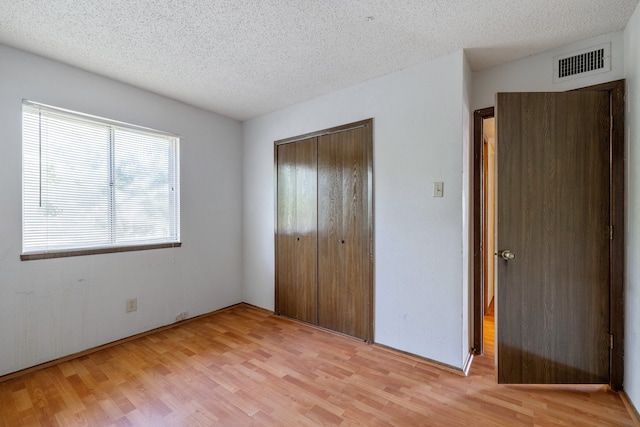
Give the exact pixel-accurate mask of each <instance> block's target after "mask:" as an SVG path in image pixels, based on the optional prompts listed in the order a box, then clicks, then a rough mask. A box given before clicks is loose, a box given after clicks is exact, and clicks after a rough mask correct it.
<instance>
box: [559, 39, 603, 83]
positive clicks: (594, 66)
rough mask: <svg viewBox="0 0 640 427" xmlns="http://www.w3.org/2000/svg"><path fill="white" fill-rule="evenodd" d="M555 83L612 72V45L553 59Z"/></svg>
mask: <svg viewBox="0 0 640 427" xmlns="http://www.w3.org/2000/svg"><path fill="white" fill-rule="evenodd" d="M553 60H554V61H553V62H554V67H553V82H554V83H557V82H561V81H565V80H569V79H574V78H577V77H586V76H590V75H592V74H598V73H604V72H607V71H611V44H610V43H605V44H603V45H600V46H596V47H591V48H589V49H584V50H580V51H577V52H571V53H568V54H565V55H560V56H556V57H555V58H553Z"/></svg>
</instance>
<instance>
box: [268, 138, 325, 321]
mask: <svg viewBox="0 0 640 427" xmlns="http://www.w3.org/2000/svg"><path fill="white" fill-rule="evenodd" d="M277 150H278V151H277V171H278V172H277V173H278V175H277V186H278V189H277V191H278V195H277V200H278V206H277V234H276V311H277V312H278V313H279V314H282V315H285V316H288V317H292V318H295V319H299V320H303V321H305V322H309V323H314V324H316V323H317V278H316V274H317V153H316V138H315V137H314V138H309V139H305V140H302V141H298V142H292V143H288V144H282V145H279V146H278V148H277Z"/></svg>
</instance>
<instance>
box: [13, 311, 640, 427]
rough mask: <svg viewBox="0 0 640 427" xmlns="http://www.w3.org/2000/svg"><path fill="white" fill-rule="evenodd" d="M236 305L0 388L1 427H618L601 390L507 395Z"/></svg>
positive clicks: (486, 373)
mask: <svg viewBox="0 0 640 427" xmlns="http://www.w3.org/2000/svg"><path fill="white" fill-rule="evenodd" d="M494 376H495V374H494V368H493V356H492V355H488V356H481V357H478V358H476V360H475V361H474V364H473V367H472V369H471V373H470V376H469V377H463V376H461V375H458V374H455V373H452V372H448V371H446V370H442V369H438V368H435V367H432V366H429V365H428V364H426V363H423V362H422V361H420V360H418V359H417V358H413V357H407V356H404V355H401V354H397V353H395V352H391V351H388V350H386V349H384V348H380V347H378V346H375V345H374V346H371V345H367V344H365V343H363V342H359V341H356V340H353V339H350V338H347V337H343V336H339V335H336V334H333V333H330V332H327V331H323V330H320V329H317V328H313V327H310V326H306V325H302V324H300V323H297V322H294V321H291V320H287V319H285V318H280V317H276V316H273V315H270V314H269V313H267V312H265V311H262V310H259V309H256V308H254V307H250V306H247V305H240V306H236V307H233V308H231V309H228V310H224V311H221V312H218V313H215V314H212V315H210V316H207V317H204V318H200V319H197V320H194V321H192V322H187V323H184V324H182V325H180V326H178V327H175V328H172V329H169V330H165V331H162V332H158V333H155V334H152V335H149V336H146V337H143V338H139V339H137V340H134V341H131V342H128V343H124V344H120V345H118V346H115V347H112V348H109V349H106V350H102V351H99V352H96V353H93V354H90V355H88V356H84V357H81V358H79V359H75V360H72V361H69V362H65V363H62V364H58V365H55V366H53V367H49V368H46V369H43V370H40V371H37V372H34V373H30V374H25V375H23V376H20V377H18V378H15V379H11V380H7V381H5V382H3V383H0V425H3V426H22V425H25V426H38V425H42V426H57V425H61V426H64V425H71V426H106V425H116V426H165V425H166V426H211V425H225V426H227V425H231V426H245V425H256V426H260V425H266V426H292V425H295V426H315V425H363V426H376V425H397V426H418V425H426V426H458V425H460V426H519V425H524V426H534V425H535V426H556V425H562V426H567V425H580V426H625V425H633V424H632V420H631V418H630V416H629V414H628V413H627V411H626V409H625V406H624V405H623V402H622V401H621V399H620V397H619V396H618V395H617V394H616V393H613V392H610V391H608V390H607V389H606V388H605V387H594V386H589V387H569V386H562V387H551V388H545V387H540V386H504V385H497V384H496V383H495V379H494Z"/></svg>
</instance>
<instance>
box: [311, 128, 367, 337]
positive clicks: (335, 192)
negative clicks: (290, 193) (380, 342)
mask: <svg viewBox="0 0 640 427" xmlns="http://www.w3.org/2000/svg"><path fill="white" fill-rule="evenodd" d="M369 146H370V130H369V128H368V127H367V126H363V127H359V128H355V129H350V130H345V131H342V132H338V133H332V134H328V135H324V136H321V137H319V138H318V195H319V199H318V324H319V325H320V326H323V327H326V328H329V329H333V330H335V331H338V332H342V333H345V334H348V335H352V336H355V337H358V338H362V339H366V340H371V339H372V336H371V335H372V333H371V332H372V331H371V323H372V322H371V319H372V307H371V304H372V297H371V277H370V276H371V272H370V265H371V264H370V262H369V258H370V237H369V236H370V233H369V231H370V201H369V179H370V176H369Z"/></svg>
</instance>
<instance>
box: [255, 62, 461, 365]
mask: <svg viewBox="0 0 640 427" xmlns="http://www.w3.org/2000/svg"><path fill="white" fill-rule="evenodd" d="M465 62H466V61H465V58H464V55H463V53H462V52H457V53H454V54H450V55H447V56H444V57H441V58H437V59H434V60H432V61H429V62H428V63H426V64H423V65H420V66H416V67H413V68H410V69H406V70H404V71H400V72H396V73H393V74H390V75H387V76H384V77H381V78H378V79H375V80H371V81H368V82H365V83H362V84H360V85H357V86H354V87H351V88H348V89H344V90H341V91H338V92H335V93H332V94H329V95H326V96H323V97H319V98H316V99H313V100H311V101H308V102H305V103H302V104H298V105H295V106H293V107H289V108H286V109H283V110H280V111H277V112H274V113H271V114H267V115H265V116H262V117H258V118H256V119H253V120H249V121H247V122H245V123H244V124H243V133H244V178H243V200H244V217H243V229H244V244H243V248H244V300H245V301H246V302H249V303H251V304H255V305H257V306H260V307H264V308H267V309H270V310H272V309H273V308H274V210H275V209H274V154H273V150H274V148H273V142H274V141H276V140H279V139H282V138H286V137H291V136H296V135H300V134H304V133H307V132H312V131H317V130H321V129H325V128H330V127H334V126H337V125H341V124H346V123H349V122H353V121H357V120H361V119H366V118H369V117H373V118H374V134H373V135H374V136H373V138H374V143H373V145H374V210H375V237H374V238H375V280H374V281H375V285H374V286H375V341H376V342H378V343H381V344H385V345H388V346H391V347H395V348H398V349H401V350H404V351H407V352H411V353H414V354H418V355H421V356H424V357H427V358H429V359H433V360H437V361H440V362H442V363H446V364H449V365H452V366H455V367H462V365H463V363H464V360H465V358H466V356H467V354H468V351H469V346H468V333H467V329H468V319H467V315H468V309H467V304H468V290H467V286H468V285H467V280H468V278H466V277H464V276H465V275H466V274H467V273H468V270H469V266H468V263H467V261H466V258H465V256H464V255H463V254H464V253H465V251H466V249H464V250H463V246H465V245H467V241H468V239H467V237H466V235H465V234H464V232H463V216H467V213H468V210H467V208H466V205H467V200H468V195H466V194H464V192H465V191H468V183H467V182H466V180H467V175H465V173H466V172H465V167H466V165H465V164H464V163H465V162H467V157H465V156H466V155H463V151H465V150H466V149H467V148H466V146H465V145H466V144H468V140H465V139H464V136H465V135H464V134H465V133H468V127H466V128H464V129H463V127H464V126H468V108H466V101H465V97H464V94H463V86H464V81H465V76H464V75H463V74H466V76H467V80H469V79H468V77H469V76H468V74H470V73H468V71H467V72H466V73H465V71H464V69H465ZM465 109H466V113H465ZM465 114H466V116H465ZM434 181H443V182H444V197H443V198H433V197H432V191H433V190H432V186H433V182H434Z"/></svg>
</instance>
